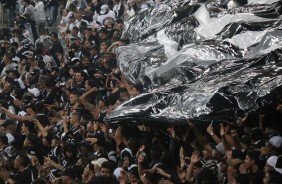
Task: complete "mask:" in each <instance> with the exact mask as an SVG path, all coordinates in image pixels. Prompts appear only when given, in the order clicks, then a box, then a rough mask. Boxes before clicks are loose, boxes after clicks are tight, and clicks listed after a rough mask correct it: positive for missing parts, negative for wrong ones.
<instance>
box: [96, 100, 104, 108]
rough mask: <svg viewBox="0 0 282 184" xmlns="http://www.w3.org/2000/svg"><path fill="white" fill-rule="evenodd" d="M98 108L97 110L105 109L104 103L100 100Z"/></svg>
mask: <svg viewBox="0 0 282 184" xmlns="http://www.w3.org/2000/svg"><path fill="white" fill-rule="evenodd" d="M98 107H99V108H103V107H105V103H104V102H103V101H102V100H100V101H99V104H98Z"/></svg>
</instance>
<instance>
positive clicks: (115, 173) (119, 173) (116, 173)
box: [114, 167, 124, 179]
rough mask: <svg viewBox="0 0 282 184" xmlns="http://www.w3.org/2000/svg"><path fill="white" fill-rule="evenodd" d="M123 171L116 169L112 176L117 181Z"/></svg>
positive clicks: (119, 168)
mask: <svg viewBox="0 0 282 184" xmlns="http://www.w3.org/2000/svg"><path fill="white" fill-rule="evenodd" d="M122 171H124V170H123V169H122V168H121V167H118V168H116V169H115V171H114V175H115V177H116V178H117V179H119V177H120V176H121V172H122Z"/></svg>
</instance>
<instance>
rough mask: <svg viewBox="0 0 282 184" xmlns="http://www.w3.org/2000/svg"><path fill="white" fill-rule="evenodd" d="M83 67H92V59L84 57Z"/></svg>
mask: <svg viewBox="0 0 282 184" xmlns="http://www.w3.org/2000/svg"><path fill="white" fill-rule="evenodd" d="M82 65H83V66H84V67H88V66H90V59H89V57H87V56H84V57H83V58H82Z"/></svg>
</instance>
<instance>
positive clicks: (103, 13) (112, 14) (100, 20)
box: [96, 4, 116, 26]
mask: <svg viewBox="0 0 282 184" xmlns="http://www.w3.org/2000/svg"><path fill="white" fill-rule="evenodd" d="M106 17H111V18H113V19H114V20H116V14H115V12H114V11H112V10H110V9H109V6H108V5H105V4H104V5H103V6H101V11H100V15H99V16H98V17H97V21H96V23H97V24H98V25H99V26H102V25H103V22H104V19H105V18H106Z"/></svg>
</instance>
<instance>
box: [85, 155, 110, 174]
mask: <svg viewBox="0 0 282 184" xmlns="http://www.w3.org/2000/svg"><path fill="white" fill-rule="evenodd" d="M104 162H108V160H107V159H105V158H98V159H97V160H93V161H91V165H89V168H90V169H92V167H93V171H94V173H97V174H101V168H102V164H103V163H104Z"/></svg>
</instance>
